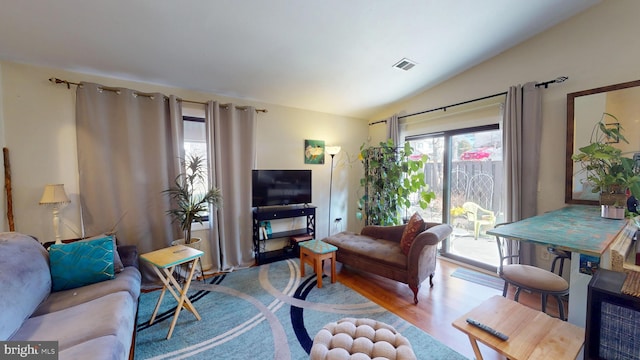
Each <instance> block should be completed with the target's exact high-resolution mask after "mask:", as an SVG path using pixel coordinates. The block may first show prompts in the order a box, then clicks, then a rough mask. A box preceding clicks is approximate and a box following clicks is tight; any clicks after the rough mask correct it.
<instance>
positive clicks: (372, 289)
mask: <svg viewBox="0 0 640 360" xmlns="http://www.w3.org/2000/svg"><path fill="white" fill-rule="evenodd" d="M327 265H328V264H327ZM458 267H460V265H458V264H455V263H453V262H450V261H448V260H446V259H443V258H439V259H438V264H437V268H436V274H435V276H434V279H433V282H434V286H433V288H429V282H428V281H425V282H424V283H423V284H422V287H421V288H420V292H419V294H418V304H417V305H414V304H413V293H412V292H411V290H410V289H409V286H407V285H406V284H402V283H399V282H397V281H393V280H389V279H385V278H383V277H380V276H377V275H373V274H369V273H366V272H361V271H358V270H355V269H353V268H349V267H343V266H341V264H340V263H338V267H337V272H338V273H337V277H338V281H339V282H341V283H342V284H344V285H346V286H348V287H350V288H352V289H353V290H355V291H357V292H359V293H360V294H362V295H364V296H366V297H367V298H369V299H370V300H372V301H374V302H376V303H377V304H379V305H380V306H382V307H384V308H386V309H387V310H389V311H391V312H393V313H395V314H397V315H398V316H400V317H402V318H403V319H405V320H407V321H409V322H410V323H412V324H413V325H415V326H416V327H418V328H420V329H422V330H424V331H425V332H427V333H428V334H430V335H431V336H433V337H434V338H436V339H437V340H439V341H440V342H442V343H444V344H446V345H447V346H449V347H451V348H452V349H454V350H456V351H458V352H459V353H461V354H462V355H464V356H466V357H468V358H470V359H473V358H474V354H473V350H472V349H471V345H470V343H469V338H468V337H467V336H466V335H464V334H463V333H462V332H460V331H459V330H456V329H454V328H453V326H452V325H451V323H452V322H453V321H454V320H455V319H457V318H458V317H460V316H461V315H463V314H464V313H466V312H467V311H469V310H471V309H472V308H474V307H475V306H477V305H478V304H480V303H481V302H482V301H484V300H486V299H487V298H489V297H491V296H493V295H502V291H501V290H495V289H492V288H490V287H486V286H483V285H479V284H476V283H473V282H470V281H467V280H463V279H459V278H455V277H452V276H451V274H452V273H453V272H454V271H455V270H456V269H457V268H458ZM327 270H329V269H328V268H326V267H325V269H324V271H325V273H328V272H327ZM507 297H508V298H510V299H513V289H509V293H508V294H507ZM520 303H522V304H525V305H527V306H530V307H532V308H534V309H537V310H539V309H540V296H539V295H537V294H527V293H524V292H523V293H522V294H521V295H520ZM565 309H566V303H565ZM547 311H548V313H549V314H550V315H552V316H556V317H557V316H558V309H557V303H556V302H555V300H554V299H549V302H548V304H547ZM480 351H481V352H482V354H483V357H484V358H485V359H487V360H493V359H504V357H502V356H500V355H499V354H498V353H496V352H495V351H493V350H492V349H490V348H488V347H486V346H484V345H482V344H480Z"/></svg>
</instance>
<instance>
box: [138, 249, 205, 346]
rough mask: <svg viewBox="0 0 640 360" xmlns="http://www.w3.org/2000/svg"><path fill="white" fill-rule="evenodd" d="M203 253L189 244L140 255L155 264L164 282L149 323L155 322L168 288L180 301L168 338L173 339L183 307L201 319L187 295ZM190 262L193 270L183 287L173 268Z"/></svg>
mask: <svg viewBox="0 0 640 360" xmlns="http://www.w3.org/2000/svg"><path fill="white" fill-rule="evenodd" d="M203 254H204V253H203V252H202V251H200V250H196V249H194V248H191V247H188V246H184V245H175V246H171V247H167V248H164V249H160V250H156V251H152V252H149V253H146V254H142V255H140V258H141V259H142V260H144V261H146V262H148V263H150V264H151V265H153V270H155V272H156V274H158V277H159V278H160V280H162V283H163V284H164V286H163V287H162V293H160V297H159V298H158V303H157V304H156V308H155V310H153V315H151V320H149V325H151V324H153V322H154V320H155V319H156V315H157V313H158V309H160V304H161V303H162V299H163V298H164V294H165V292H166V291H167V290H169V292H170V293H171V295H173V297H174V298H175V299H176V301H177V302H178V306H177V307H176V312H175V313H174V314H173V320H172V321H171V326H170V327H169V333H168V334H167V340H168V339H171V334H172V333H173V328H174V327H175V326H176V322H177V321H178V315H180V310H182V308H183V307H184V308H185V309H186V310H189V311H190V312H191V313H192V314H193V315H194V316H195V317H196V319H198V320H200V319H201V318H200V314H198V311H196V308H195V307H194V306H193V304H192V303H191V301H189V298H188V297H187V291H188V290H189V285H191V278H192V277H193V273H194V271H195V269H196V264H197V263H198V260H199V259H200V257H201V256H202V255H203ZM189 263H190V264H191V271H190V272H189V276H188V277H187V279H186V281H185V283H184V286H182V287H181V286H180V283H178V281H176V279H175V278H174V277H173V269H174V268H175V267H176V266H178V265H181V264H189ZM178 294H179V296H178Z"/></svg>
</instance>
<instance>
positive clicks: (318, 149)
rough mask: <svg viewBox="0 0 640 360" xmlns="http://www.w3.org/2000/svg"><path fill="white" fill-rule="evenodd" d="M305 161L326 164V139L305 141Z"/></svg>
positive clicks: (306, 162)
mask: <svg viewBox="0 0 640 360" xmlns="http://www.w3.org/2000/svg"><path fill="white" fill-rule="evenodd" d="M304 163H305V164H324V140H305V141H304Z"/></svg>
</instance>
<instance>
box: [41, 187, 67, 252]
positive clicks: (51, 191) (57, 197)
mask: <svg viewBox="0 0 640 360" xmlns="http://www.w3.org/2000/svg"><path fill="white" fill-rule="evenodd" d="M70 202H71V200H69V198H68V197H67V193H66V192H65V191H64V184H52V185H46V186H45V187H44V192H43V193H42V198H40V205H52V207H53V231H54V233H55V235H56V244H60V243H61V241H60V231H59V229H58V227H59V225H60V218H59V217H58V210H59V209H60V205H63V204H68V203H70Z"/></svg>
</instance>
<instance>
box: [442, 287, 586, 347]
mask: <svg viewBox="0 0 640 360" xmlns="http://www.w3.org/2000/svg"><path fill="white" fill-rule="evenodd" d="M467 318H471V319H474V320H477V321H479V322H481V323H483V324H485V325H487V326H489V327H491V328H493V329H494V330H497V331H499V332H501V333H503V334H505V335H507V336H509V339H508V340H506V341H503V340H500V339H499V338H497V337H495V336H493V335H491V334H489V333H487V332H485V331H483V330H481V329H479V328H477V327H475V326H472V325H470V324H468V323H467ZM452 325H453V327H455V328H456V329H458V330H460V331H462V332H464V333H465V334H467V335H468V336H469V341H470V342H471V347H472V348H473V352H474V353H475V355H476V359H477V360H482V354H481V353H480V349H479V348H478V343H477V341H480V342H482V343H484V344H486V345H487V346H489V347H490V348H492V349H494V350H495V351H497V352H498V353H500V354H502V355H504V356H506V357H507V358H508V359H513V360H523V359H540V360H546V359H558V360H559V359H572V360H574V359H575V358H576V356H578V353H579V352H580V349H581V348H582V344H583V343H584V329H583V328H580V327H577V326H575V325H573V324H570V323H568V322H566V321H562V320H560V319H556V318H553V317H551V316H549V315H547V314H545V313H543V312H541V311H538V310H534V309H532V308H529V307H527V306H525V305H522V304H520V303H517V302H515V301H513V300H509V299H507V298H504V297H502V296H500V295H496V296H494V297H492V298H489V299H488V300H486V301H484V302H483V303H482V304H480V305H479V306H478V307H476V308H474V309H473V310H471V311H470V312H468V313H466V314H464V315H463V316H461V317H459V318H458V319H456V320H455V321H454V322H453V324H452Z"/></svg>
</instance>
